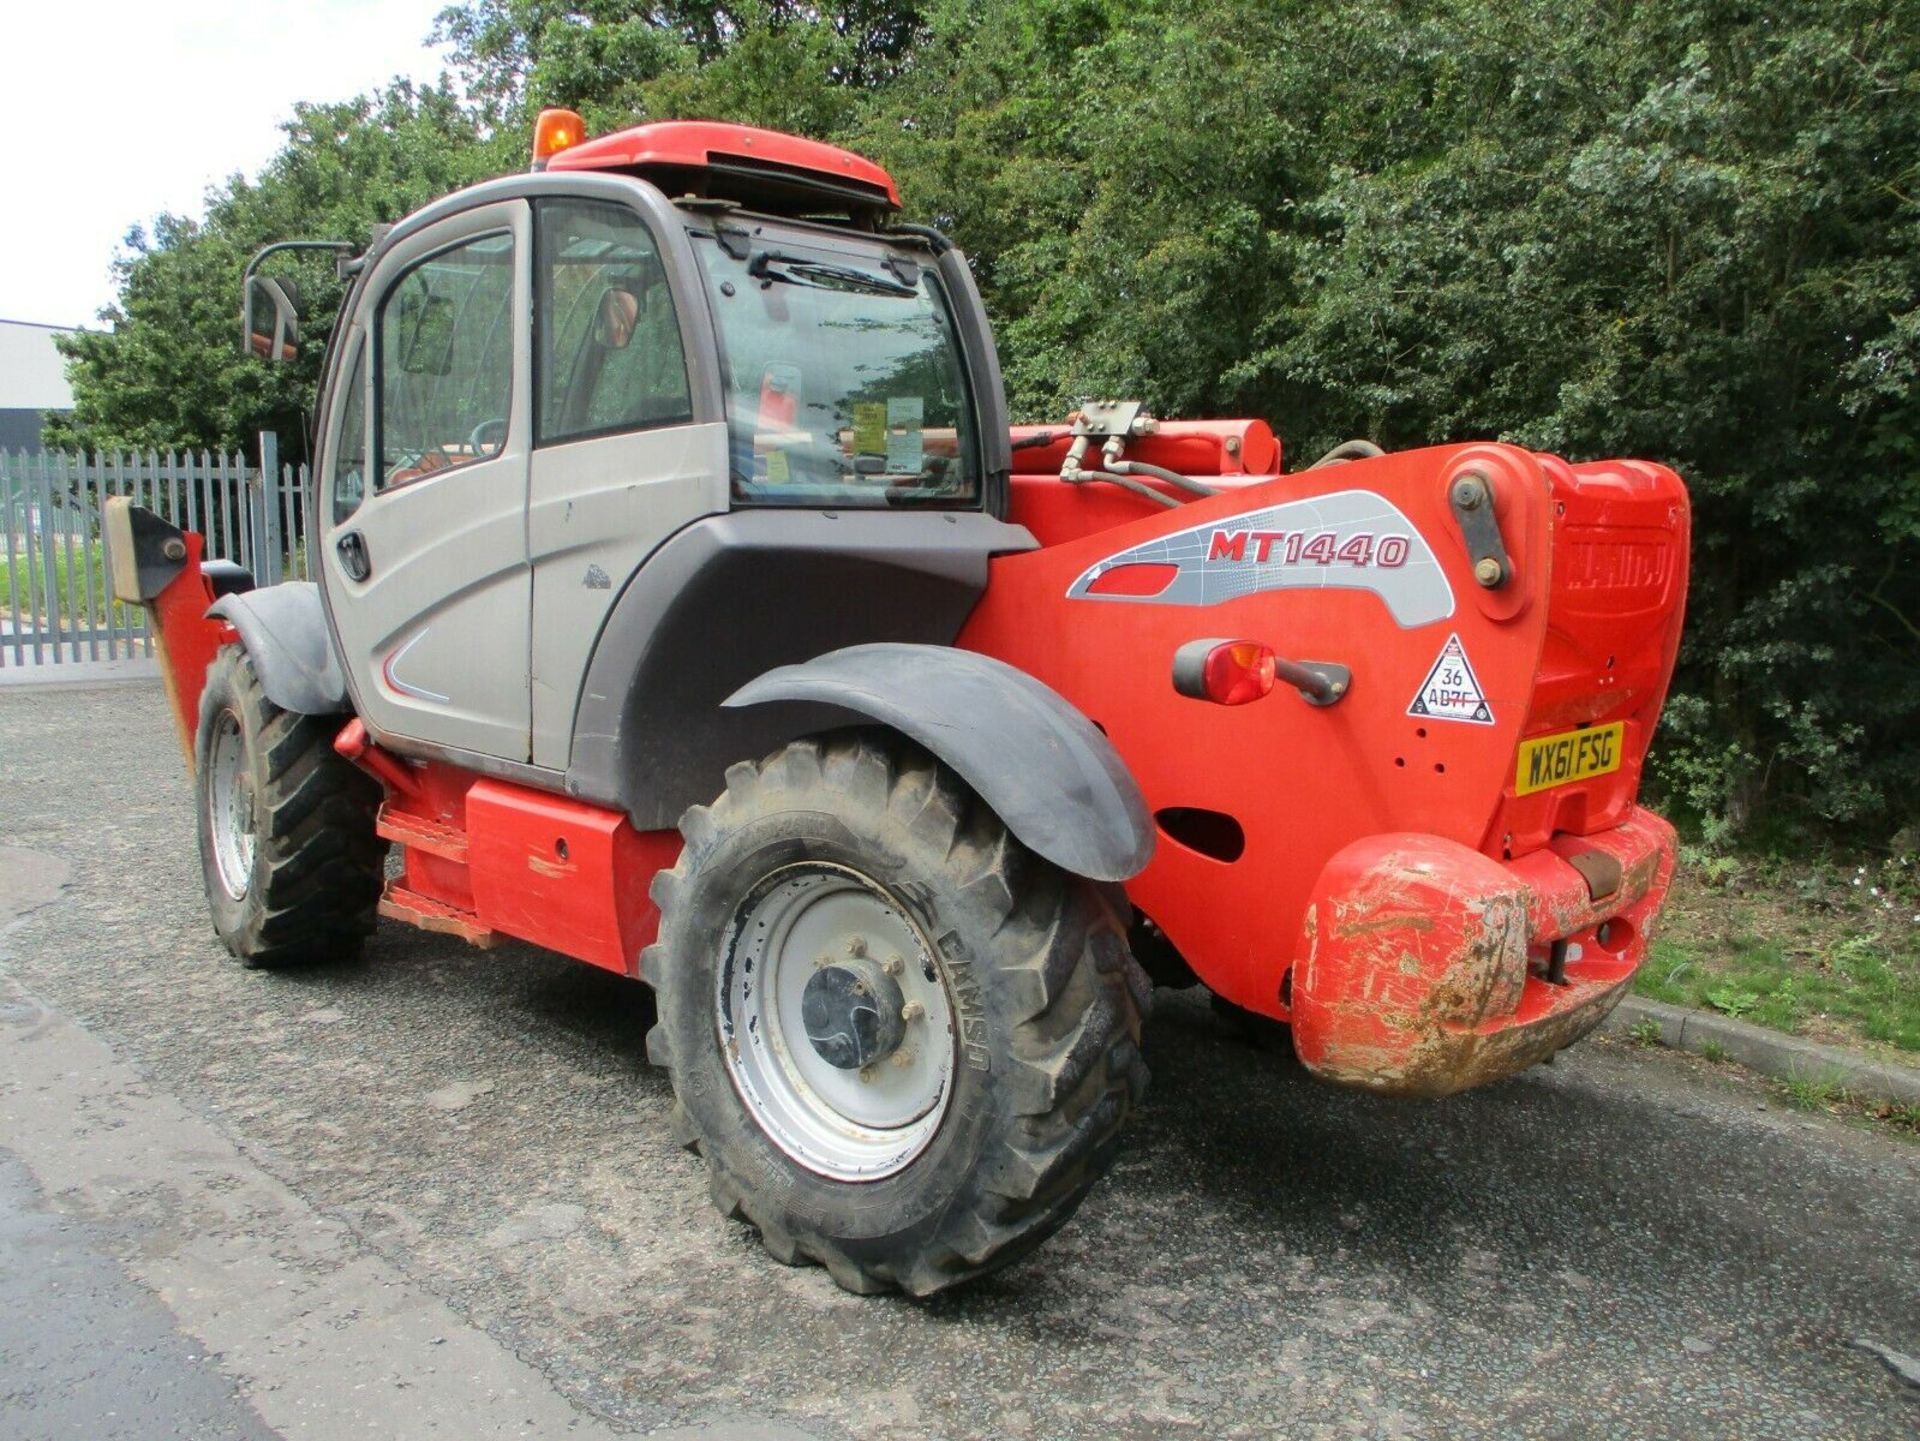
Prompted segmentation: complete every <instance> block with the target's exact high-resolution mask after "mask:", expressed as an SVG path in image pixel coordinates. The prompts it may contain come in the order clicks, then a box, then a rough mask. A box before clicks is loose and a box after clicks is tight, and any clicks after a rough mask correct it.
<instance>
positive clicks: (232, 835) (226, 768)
mask: <svg viewBox="0 0 1920 1441" xmlns="http://www.w3.org/2000/svg"><path fill="white" fill-rule="evenodd" d="M246 760H247V747H246V739H245V737H243V736H242V735H241V733H240V718H239V717H238V716H236V715H235V714H234V713H233V712H232V711H221V712H220V715H219V717H218V719H216V720H215V721H214V723H213V743H212V744H211V745H210V746H208V747H207V829H208V831H209V833H210V834H211V835H212V837H213V863H214V869H215V870H217V871H218V872H219V873H220V884H221V886H222V887H223V888H224V889H225V890H226V893H227V894H228V895H230V896H232V897H233V898H234V899H235V900H236V901H238V900H244V899H245V898H246V894H247V887H248V886H249V885H251V884H252V882H253V847H254V835H253V782H252V779H251V778H250V776H249V775H248V773H247V764H246Z"/></svg>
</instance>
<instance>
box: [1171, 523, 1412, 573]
mask: <svg viewBox="0 0 1920 1441" xmlns="http://www.w3.org/2000/svg"><path fill="white" fill-rule="evenodd" d="M1411 549H1412V541H1411V539H1410V538H1409V537H1407V536H1404V535H1379V536H1376V535H1375V534H1373V532H1371V531H1365V530H1363V531H1360V532H1358V533H1357V534H1356V533H1346V534H1340V533H1336V532H1334V531H1331V530H1322V531H1306V530H1216V531H1215V532H1214V533H1213V535H1212V537H1211V538H1210V539H1209V541H1208V543H1207V561H1208V563H1209V564H1211V563H1212V562H1214V561H1223V560H1224V561H1237V562H1241V563H1245V562H1246V561H1248V560H1249V559H1251V560H1252V562H1253V563H1254V564H1255V565H1261V564H1266V563H1269V562H1276V563H1278V564H1280V565H1377V566H1383V567H1385V568H1386V569H1388V570H1397V569H1398V568H1399V567H1401V566H1403V565H1405V564H1406V563H1407V555H1408V552H1409V551H1410V550H1411ZM1276 550H1277V551H1278V554H1276V553H1275V552H1276Z"/></svg>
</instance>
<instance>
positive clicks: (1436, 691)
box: [1407, 635, 1493, 726]
mask: <svg viewBox="0 0 1920 1441" xmlns="http://www.w3.org/2000/svg"><path fill="white" fill-rule="evenodd" d="M1407 714H1408V715H1417V716H1427V717H1429V718H1430V719H1433V720H1450V721H1465V722H1467V723H1468V724H1469V725H1485V726H1490V725H1492V724H1493V709H1492V707H1490V706H1489V705H1488V704H1487V693H1486V692H1485V691H1483V690H1481V689H1480V677H1478V676H1477V675H1475V674H1474V673H1473V663H1472V662H1471V661H1469V660H1468V659H1467V652H1466V650H1465V648H1464V647H1463V646H1462V645H1461V644H1460V637H1459V636H1457V635H1450V636H1448V637H1447V643H1446V644H1445V645H1444V646H1442V647H1441V648H1440V659H1438V660H1436V661H1435V662H1434V663H1433V669H1432V670H1430V671H1428V672H1427V678H1426V679H1425V680H1423V681H1422V682H1420V689H1419V691H1418V693H1417V694H1415V696H1414V698H1413V704H1412V705H1410V706H1408V707H1407Z"/></svg>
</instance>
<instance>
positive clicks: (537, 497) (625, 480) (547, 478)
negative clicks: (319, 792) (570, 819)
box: [527, 193, 727, 769]
mask: <svg viewBox="0 0 1920 1441" xmlns="http://www.w3.org/2000/svg"><path fill="white" fill-rule="evenodd" d="M534 233H535V249H534V374H535V384H534V401H535V410H536V414H535V432H534V439H535V449H534V452H533V459H532V476H531V482H530V486H529V491H528V512H527V542H528V549H529V554H530V557H531V560H532V564H533V633H532V646H533V654H532V682H533V759H534V763H535V764H537V765H540V766H547V767H553V768H556V769H564V768H565V766H566V764H567V760H568V757H569V754H570V752H571V749H572V741H573V720H574V707H575V705H576V703H577V702H578V700H579V696H580V677H581V675H582V674H583V673H584V671H585V670H586V665H587V657H588V656H589V655H590V654H591V653H592V651H593V647H594V643H595V641H596V640H597V639H598V638H599V635H600V628H601V625H602V624H603V623H604V621H605V620H606V617H607V613H608V611H610V610H611V609H612V607H613V603H614V601H615V599H616V598H617V596H618V594H619V592H620V591H621V590H622V589H624V587H625V585H626V582H627V578H628V577H629V576H631V575H632V574H633V572H634V571H635V570H637V569H638V568H639V567H640V564H641V562H643V561H644V560H645V559H646V557H647V555H648V554H649V553H650V552H651V551H652V550H653V549H654V548H655V547H656V546H658V545H659V544H660V542H661V541H662V540H663V539H664V538H665V537H667V536H668V535H671V534H672V533H673V532H675V531H677V530H679V529H680V528H681V527H682V526H684V525H686V524H687V523H688V522H690V521H693V520H696V519H698V518H699V517H701V516H704V515H711V514H714V513H716V512H718V511H723V510H725V509H726V508H727V455H726V429H725V427H724V426H723V425H721V424H719V423H718V422H717V421H716V420H715V419H714V418H713V417H712V415H711V412H710V409H709V403H708V402H706V401H705V400H704V398H703V396H704V390H705V387H704V385H703V384H696V382H695V378H694V375H693V373H692V372H693V369H694V368H695V366H697V365H698V363H699V361H700V360H701V359H702V351H701V348H700V347H699V346H698V345H697V344H689V339H688V336H687V334H686V329H687V327H684V325H683V316H684V314H685V312H686V310H687V308H688V307H689V306H690V305H691V306H692V307H694V313H695V315H696V316H697V317H698V318H699V319H700V320H701V323H702V324H703V325H704V310H703V309H701V308H700V302H699V298H698V296H697V295H691V294H686V293H684V292H682V293H676V290H675V287H674V285H673V282H672V277H671V274H670V272H669V269H668V266H667V264H666V261H665V256H664V255H663V250H664V248H665V247H664V246H663V244H662V241H661V239H660V238H659V236H658V235H657V234H656V233H655V231H654V229H653V228H651V227H649V225H648V224H647V222H646V220H645V219H644V218H643V217H642V216H641V215H640V214H639V213H638V212H636V210H635V209H634V208H633V207H632V206H631V205H629V204H626V203H623V202H622V201H620V200H616V199H612V198H609V197H606V196H604V195H602V194H597V193H594V194H579V195H575V194H565V195H559V196H553V197H544V198H541V199H539V200H537V201H536V202H535V206H534ZM671 253H672V252H671V251H667V252H666V254H668V255H670V254H671ZM690 357H691V358H692V361H693V364H691V365H690V363H689V358H690Z"/></svg>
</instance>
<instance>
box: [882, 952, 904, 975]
mask: <svg viewBox="0 0 1920 1441" xmlns="http://www.w3.org/2000/svg"><path fill="white" fill-rule="evenodd" d="M906 968H907V963H906V962H905V961H903V960H901V959H900V958H899V957H898V956H888V957H887V958H886V960H885V961H883V962H881V965H880V969H881V970H883V971H885V972H886V973H887V974H888V975H890V976H897V975H899V974H900V973H901V972H902V971H904V970H905V969H906Z"/></svg>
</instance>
